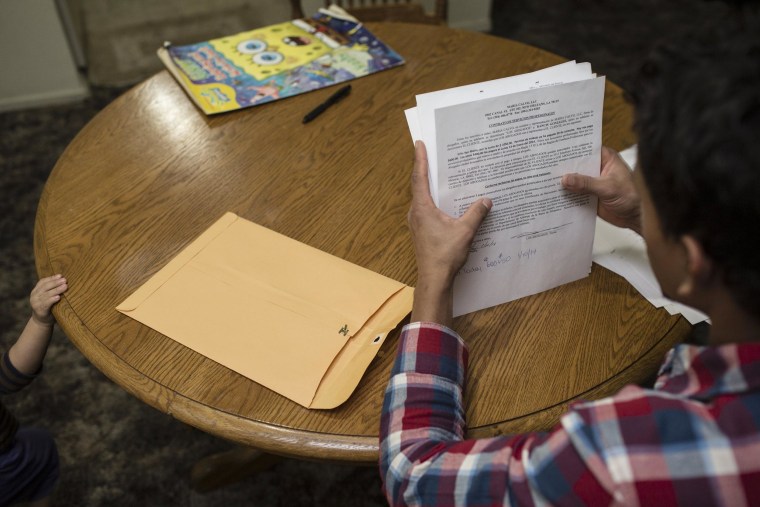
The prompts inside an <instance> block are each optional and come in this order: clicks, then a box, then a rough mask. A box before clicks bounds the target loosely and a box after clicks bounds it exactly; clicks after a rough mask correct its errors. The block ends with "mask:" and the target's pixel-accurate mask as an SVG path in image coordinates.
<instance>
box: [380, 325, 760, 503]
mask: <svg viewBox="0 0 760 507" xmlns="http://www.w3.org/2000/svg"><path fill="white" fill-rule="evenodd" d="M466 365H467V349H466V347H465V345H464V342H463V341H462V339H461V338H460V337H459V336H458V335H457V334H456V333H455V332H454V331H452V330H450V329H448V328H445V327H443V326H439V325H437V324H430V323H420V322H415V323H411V324H409V325H407V326H406V327H404V329H403V331H402V334H401V340H400V343H399V353H398V356H397V358H396V363H395V366H394V368H393V372H392V376H391V379H390V383H389V385H388V388H387V390H386V394H385V402H384V404H383V414H382V420H381V428H380V473H381V477H382V480H383V485H384V490H385V494H386V496H387V497H388V500H389V502H390V504H391V505H421V506H427V507H439V506H446V505H458V506H463V505H471V506H475V505H476V506H486V505H534V504H535V505H547V504H548V505H610V504H612V505H655V506H657V505H674V504H679V505H730V506H745V505H760V431H759V428H760V343H750V344H733V345H723V346H720V347H694V346H688V345H679V346H677V347H675V348H674V349H672V350H671V351H670V352H669V353H668V356H667V357H666V360H665V363H664V364H663V366H662V368H661V370H660V376H659V378H658V380H657V383H656V385H655V387H654V389H643V388H640V387H637V386H633V385H631V386H627V387H625V388H624V389H622V390H621V391H620V392H619V393H618V394H617V395H615V396H613V397H611V398H606V399H602V400H598V401H591V402H578V403H574V404H572V405H571V407H570V409H569V411H568V412H567V413H566V414H565V415H564V416H563V417H562V419H561V422H560V423H559V424H558V425H557V427H556V428H555V429H554V430H552V431H551V432H548V433H529V434H525V435H514V436H503V437H494V438H487V439H478V440H465V439H464V433H465V414H464V409H463V403H462V395H463V391H464V380H465V371H466ZM504 387H505V388H508V387H509V386H504Z"/></svg>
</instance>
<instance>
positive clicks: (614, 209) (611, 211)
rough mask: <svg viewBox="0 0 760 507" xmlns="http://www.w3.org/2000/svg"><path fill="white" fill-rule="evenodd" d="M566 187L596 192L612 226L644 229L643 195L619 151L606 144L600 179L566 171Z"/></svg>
mask: <svg viewBox="0 0 760 507" xmlns="http://www.w3.org/2000/svg"><path fill="white" fill-rule="evenodd" d="M562 186H563V187H564V188H566V189H567V190H569V191H571V192H576V193H580V194H593V195H596V196H597V197H598V198H599V206H598V209H597V214H598V215H599V217H600V218H602V219H603V220H605V221H607V222H609V223H611V224H612V225H616V226H618V227H627V228H629V229H633V230H634V231H636V232H640V230H641V216H640V210H639V204H640V198H639V194H638V192H637V191H636V188H635V187H634V185H633V176H632V175H631V171H630V170H629V169H628V166H627V165H626V163H625V162H624V161H623V159H622V158H621V157H620V155H619V154H618V152H616V151H615V150H613V149H611V148H608V147H606V146H602V168H601V173H600V174H599V177H598V178H594V177H591V176H585V175H583V174H578V173H571V174H565V175H564V176H562Z"/></svg>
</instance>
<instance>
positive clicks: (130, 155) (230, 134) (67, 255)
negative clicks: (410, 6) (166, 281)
mask: <svg viewBox="0 0 760 507" xmlns="http://www.w3.org/2000/svg"><path fill="white" fill-rule="evenodd" d="M369 28H370V29H371V30H372V31H373V32H374V33H375V34H376V35H377V36H379V37H380V38H381V39H382V40H383V41H385V42H386V43H387V44H389V45H390V46H391V47H392V48H394V49H396V50H397V51H399V52H400V53H401V54H402V55H403V56H404V57H405V59H406V61H407V63H406V64H405V65H404V66H402V67H399V68H396V69H391V70H388V71H384V72H380V73H378V74H374V75H372V76H368V77H365V78H361V79H358V80H356V81H353V82H352V87H353V91H352V93H351V95H350V96H349V97H348V98H347V99H346V100H344V101H342V102H341V103H339V104H338V105H336V106H335V107H333V108H330V109H329V110H328V111H327V112H325V113H324V114H323V115H322V116H320V117H319V118H318V119H317V120H315V121H313V122H312V123H309V124H307V125H302V124H301V119H302V117H303V115H304V114H305V113H306V112H307V111H309V110H311V109H312V108H313V107H314V106H316V105H317V104H319V103H320V102H322V101H323V100H324V99H326V98H327V97H328V96H329V95H330V94H331V93H333V92H334V89H323V90H319V91H315V92H313V93H308V94H304V95H300V96H297V97H291V98H288V99H285V100H281V101H277V102H274V103H271V104H266V105H263V106H259V107H254V108H249V109H245V110H242V111H238V112H234V113H228V114H224V115H221V116H214V117H206V116H204V115H203V114H202V113H201V112H199V110H198V109H196V108H195V106H194V105H193V104H192V103H191V101H190V100H188V98H187V97H186V96H185V94H184V93H183V91H182V90H181V89H180V87H179V86H178V85H177V84H176V83H175V82H174V81H173V79H172V78H171V77H170V76H169V74H168V73H166V72H161V73H159V74H157V75H155V76H154V77H152V78H150V79H148V80H147V81H145V82H143V83H141V84H140V85H138V86H136V87H135V88H133V89H132V90H130V91H129V92H127V93H126V94H124V95H123V96H121V97H120V98H119V99H117V100H116V101H114V102H113V103H111V104H110V105H109V106H108V107H107V108H106V109H104V110H103V111H102V112H101V113H100V114H99V115H98V116H97V117H95V118H94V119H93V120H92V121H91V122H90V123H89V124H88V125H87V126H86V127H85V128H84V129H83V130H82V131H81V132H80V133H79V135H78V136H77V137H76V138H75V139H74V141H72V143H71V144H70V145H69V147H68V148H67V150H66V151H65V153H64V154H63V155H62V156H61V158H60V159H59V161H58V163H57V164H56V166H55V168H54V170H53V172H52V174H51V176H50V178H49V180H48V182H47V185H46V187H45V190H44V192H43V196H42V198H41V201H40V205H39V209H38V213H37V220H36V225H35V256H36V263H37V269H38V272H39V274H40V276H47V275H50V274H52V273H55V272H61V273H63V274H64V275H65V276H66V277H67V278H68V280H69V286H70V288H69V290H68V291H67V292H66V294H65V295H64V298H63V300H62V301H61V302H60V303H59V304H58V305H56V307H55V308H54V313H55V315H56V318H57V319H58V322H59V323H60V325H61V326H62V328H63V330H64V331H65V333H66V335H67V336H68V337H69V338H70V339H71V341H72V342H73V343H74V344H75V345H76V346H77V347H78V348H79V350H80V351H81V352H82V354H84V355H85V356H86V357H87V358H88V359H89V360H90V361H91V362H92V363H93V364H94V365H95V366H96V367H97V368H98V369H100V370H101V371H102V372H104V373H105V374H106V375H107V376H108V377H109V378H111V379H112V380H113V381H114V382H115V383H117V384H118V385H120V386H121V387H123V388H124V389H126V390H127V391H128V392H130V393H132V394H133V395H134V396H136V397H137V398H139V399H140V400H142V401H144V402H145V403H148V404H150V405H152V406H153V407H155V408H156V409H158V410H160V411H162V412H165V413H167V414H170V415H172V416H173V417H176V418H178V419H180V420H182V421H184V422H186V423H188V424H191V425H193V426H196V427H198V428H200V429H202V430H204V431H207V432H210V433H212V434H215V435H218V436H220V437H223V438H227V439H230V440H233V441H235V442H238V443H241V444H244V445H250V446H254V447H257V448H259V449H261V450H265V451H268V452H272V453H277V454H282V455H289V456H299V457H305V458H319V459H329V460H345V461H354V462H366V463H369V462H373V461H376V459H377V453H378V446H377V435H378V426H379V414H380V409H381V404H382V399H383V392H384V388H385V385H386V382H387V379H388V375H389V371H390V368H391V364H392V360H393V356H394V353H395V348H396V345H397V338H398V329H397V330H396V331H394V332H393V333H392V334H391V335H390V337H389V339H387V340H386V342H385V344H384V345H383V347H382V349H381V350H380V351H379V353H378V356H377V358H376V359H375V361H373V363H372V364H371V365H370V367H369V370H368V372H367V374H366V375H365V376H364V378H363V379H362V381H361V382H360V384H359V386H358V388H357V389H356V391H355V392H354V394H353V395H352V396H351V398H350V399H349V400H348V402H346V403H345V404H344V405H342V406H340V407H338V408H337V409H334V410H328V411H321V410H307V409H304V408H302V407H301V406H299V405H297V404H295V403H294V402H291V401H289V400H287V399H285V398H283V397H282V396H279V395H278V394H276V393H274V392H272V391H270V390H268V389H266V388H264V387H262V386H260V385H258V384H256V383H255V382H253V381H251V380H249V379H247V378H245V377H243V376H241V375H239V374H237V373H235V372H233V371H231V370H229V369H227V368H225V367H223V366H221V365H219V364H217V363H215V362H213V361H211V360H209V359H207V358H205V357H204V356H201V355H200V354H198V353H196V352H194V351H192V350H190V349H188V348H186V347H184V346H183V345H180V344H179V343H177V342H175V341H173V340H171V339H169V338H167V337H166V336H163V335H161V334H159V333H157V332H155V331H153V330H152V329H150V328H148V327H146V326H143V325H142V324H140V323H139V322H137V321H135V320H132V319H130V318H129V317H126V316H124V315H122V314H120V313H119V312H117V311H116V310H115V309H114V308H115V306H116V305H117V304H119V303H120V302H121V301H123V300H124V299H125V298H126V297H127V296H129V295H130V294H131V293H132V292H133V291H134V290H135V289H137V288H138V287H139V286H140V285H142V284H143V283H144V282H145V281H146V280H147V279H148V278H149V277H150V276H151V275H153V274H154V273H155V272H156V271H158V270H159V269H160V268H161V267H162V266H163V265H164V264H166V263H167V262H168V261H169V260H170V259H172V258H173V257H174V256H175V255H176V254H177V253H178V252H180V251H181V250H182V249H183V248H184V247H185V246H186V245H187V244H188V243H190V242H191V241H192V240H193V239H194V238H195V237H197V236H198V235H199V234H200V233H201V232H203V231H204V230H205V229H206V228H207V227H208V226H209V225H211V224H212V223H213V222H214V221H216V220H217V219H218V218H219V217H220V216H222V214H223V213H224V212H226V211H232V212H234V213H237V214H238V215H240V216H242V217H244V218H246V219H248V220H251V221H253V222H256V223H258V224H261V225H263V226H265V227H268V228H270V229H273V230H275V231H277V232H280V233H282V234H285V235H287V236H289V237H291V238H294V239H296V240H298V241H301V242H303V243H306V244H308V245H311V246H313V247H316V248H319V249H321V250H324V251H326V252H329V253H331V254H333V255H337V256H339V257H341V258H343V259H346V260H348V261H350V262H353V263H355V264H358V265H360V266H364V267H366V268H368V269H371V270H373V271H376V272H378V273H381V274H383V275H386V276H388V277H391V278H393V279H396V280H399V281H401V282H404V283H406V284H409V285H414V284H415V276H416V271H415V264H414V254H413V250H412V245H411V240H410V236H409V232H408V230H407V225H406V212H407V208H408V205H409V199H410V194H409V189H408V187H409V178H410V173H411V168H412V158H413V147H412V142H411V140H410V137H409V132H408V130H407V127H406V123H405V120H404V115H403V110H404V109H406V108H408V107H412V106H414V103H415V102H414V96H415V94H419V93H424V92H429V91H434V90H439V89H443V88H449V87H453V86H458V85H463V84H468V83H474V82H479V81H485V80H489V79H495V78H500V77H504V76H509V75H514V74H520V73H524V72H529V71H533V70H538V69H541V68H544V67H547V66H550V65H553V64H556V63H560V62H561V61H563V59H561V58H560V57H558V56H555V55H552V54H549V53H546V52H544V51H541V50H539V49H536V48H533V47H529V46H525V45H522V44H519V43H516V42H511V41H508V40H505V39H500V38H495V37H491V36H487V35H482V34H477V33H473V32H466V31H460V30H454V29H450V28H445V27H433V26H415V25H404V24H393V23H387V24H370V25H369ZM603 121H604V130H603V141H604V143H605V144H607V145H610V146H612V147H613V148H617V149H622V148H624V147H627V146H629V145H630V144H632V143H633V142H635V138H634V136H633V134H632V132H631V130H630V124H631V110H630V108H629V106H628V105H626V104H625V102H624V101H623V98H622V92H621V90H620V89H619V88H618V87H617V86H615V85H614V84H612V83H609V82H608V83H607V87H606V94H605V109H604V119H603ZM455 328H456V329H457V330H458V331H459V332H460V333H461V334H462V336H463V337H464V339H465V340H466V341H467V342H468V344H469V347H470V371H469V376H468V386H467V394H466V399H467V417H468V425H469V431H470V434H471V435H473V436H486V435H494V434H501V433H505V432H507V433H508V432H516V431H527V430H537V429H546V428H549V427H551V426H552V425H554V424H555V423H556V422H557V420H558V417H559V415H560V414H561V413H562V410H564V408H565V406H566V405H567V403H568V402H569V401H571V400H573V399H577V398H578V397H600V396H605V395H608V394H610V393H612V392H615V391H616V390H617V389H618V388H619V387H620V386H622V385H623V384H625V383H628V382H639V381H642V380H643V379H645V378H647V377H649V376H651V375H652V373H653V372H654V370H655V369H656V366H657V364H658V363H659V361H660V359H661V358H662V355H663V354H664V352H665V351H666V350H667V349H668V348H669V347H670V346H672V345H673V344H674V343H675V342H677V341H678V340H680V339H682V338H683V337H684V335H685V334H686V333H687V332H688V330H689V326H688V324H687V323H686V322H685V321H684V320H683V319H681V318H679V317H672V316H670V315H668V314H667V312H665V311H661V310H656V309H654V307H652V306H651V305H650V304H649V303H648V302H647V301H646V300H644V299H643V298H642V297H641V296H639V295H638V293H636V291H635V290H634V289H633V288H632V287H631V286H630V285H629V284H628V283H627V282H625V280H623V279H622V278H620V277H619V276H617V275H614V274H612V273H610V272H608V271H606V270H604V269H602V268H600V267H598V266H596V265H594V268H593V270H592V273H591V276H590V277H588V278H586V279H584V280H580V281H578V282H574V283H571V284H568V285H565V286H562V287H559V288H557V289H554V290H551V291H548V292H544V293H541V294H538V295H536V296H532V297H528V298H524V299H521V300H519V301H515V302H513V303H510V304H506V305H501V306H499V307H496V308H492V309H488V310H484V311H480V312H476V313H474V314H470V315H467V316H463V317H461V318H458V319H456V321H455ZM251 333H252V334H255V333H256V329H251Z"/></svg>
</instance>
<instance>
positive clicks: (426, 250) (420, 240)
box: [407, 141, 493, 324]
mask: <svg viewBox="0 0 760 507" xmlns="http://www.w3.org/2000/svg"><path fill="white" fill-rule="evenodd" d="M414 154H415V157H414V158H415V160H414V171H413V172H412V204H411V206H410V208H409V213H408V215H407V219H408V221H409V228H410V230H411V233H412V241H413V243H414V252H415V256H416V258H417V288H416V290H415V308H414V310H413V312H412V313H413V316H412V318H413V320H414V319H415V318H416V319H417V320H433V321H438V322H440V320H442V319H441V318H440V316H439V318H432V317H434V315H432V314H433V313H437V312H433V311H432V310H434V309H433V308H428V310H430V311H425V312H424V313H425V315H426V317H423V316H421V315H417V314H418V313H420V312H419V311H418V310H421V309H422V307H421V305H420V304H419V303H421V302H422V299H425V301H426V302H427V303H429V304H426V305H424V306H425V307H426V308H427V307H428V306H431V305H432V306H435V305H437V304H438V303H440V301H442V300H444V299H447V298H448V297H449V295H450V292H451V288H452V285H453V282H454V277H455V276H456V274H457V272H458V271H459V269H461V267H462V266H463V265H464V263H465V261H466V260H467V256H468V254H469V250H470V245H471V244H472V240H473V238H474V237H475V233H476V232H477V231H478V228H479V227H480V224H481V223H482V222H483V219H485V217H486V215H487V214H488V212H489V211H490V210H491V206H492V205H493V204H492V202H491V200H490V199H489V198H487V197H485V198H481V199H478V200H477V201H475V202H474V203H472V204H471V205H470V207H469V208H468V209H467V211H466V212H465V213H464V215H462V216H461V217H459V218H453V217H450V216H449V215H447V214H446V213H444V212H443V211H441V210H440V209H438V208H437V207H436V205H435V203H434V202H433V198H432V197H431V196H430V184H429V181H428V160H427V151H426V149H425V144H424V143H423V142H422V141H417V143H416V144H415V151H414ZM449 311H450V308H449ZM449 318H450V314H449ZM440 323H444V324H445V322H440Z"/></svg>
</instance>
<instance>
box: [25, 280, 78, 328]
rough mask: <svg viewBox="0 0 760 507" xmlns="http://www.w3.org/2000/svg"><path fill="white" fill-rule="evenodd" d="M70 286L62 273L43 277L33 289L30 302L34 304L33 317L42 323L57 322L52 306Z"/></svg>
mask: <svg viewBox="0 0 760 507" xmlns="http://www.w3.org/2000/svg"><path fill="white" fill-rule="evenodd" d="M68 288H69V286H68V285H67V284H66V279H65V278H64V277H63V276H61V275H53V276H49V277H47V278H43V279H41V280H40V281H39V282H37V285H35V286H34V289H32V294H31V295H30V296H29V303H31V305H32V318H33V319H34V320H35V321H37V322H38V323H40V324H45V325H50V324H52V323H53V322H55V319H54V318H53V314H52V313H51V312H50V308H52V306H53V305H54V304H56V303H57V302H58V301H60V299H61V294H63V293H64V292H65V291H66V289H68Z"/></svg>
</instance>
